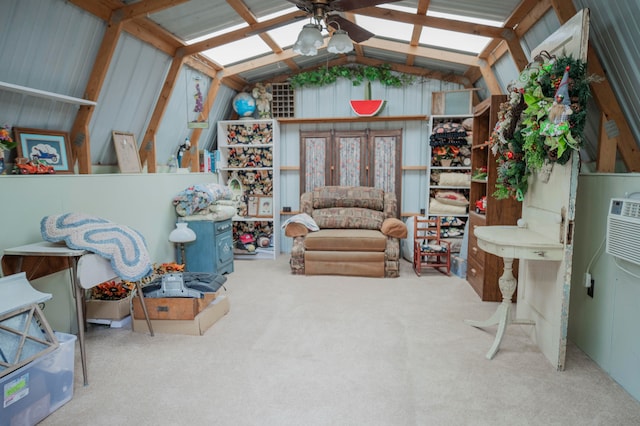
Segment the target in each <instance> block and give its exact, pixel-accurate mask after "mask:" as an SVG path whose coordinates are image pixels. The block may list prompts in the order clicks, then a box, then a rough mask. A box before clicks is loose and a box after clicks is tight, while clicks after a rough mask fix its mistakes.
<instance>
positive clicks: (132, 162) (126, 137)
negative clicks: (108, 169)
mask: <svg viewBox="0 0 640 426" xmlns="http://www.w3.org/2000/svg"><path fill="white" fill-rule="evenodd" d="M112 134H113V146H114V147H115V148H116V156H117V157H118V167H120V173H140V172H142V166H141V165H140V154H138V144H137V143H136V137H135V135H134V134H133V133H128V132H119V131H117V130H114V131H113V132H112Z"/></svg>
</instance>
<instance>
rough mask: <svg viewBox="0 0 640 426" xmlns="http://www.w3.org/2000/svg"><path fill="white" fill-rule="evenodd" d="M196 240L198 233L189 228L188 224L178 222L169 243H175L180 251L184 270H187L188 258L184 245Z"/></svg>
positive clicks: (170, 235)
mask: <svg viewBox="0 0 640 426" xmlns="http://www.w3.org/2000/svg"><path fill="white" fill-rule="evenodd" d="M195 240H196V233H195V232H193V230H192V229H190V228H189V227H188V226H187V222H178V223H176V227H175V229H174V230H173V231H171V233H170V234H169V241H171V242H172V243H175V244H176V245H177V246H178V248H179V249H180V260H182V263H184V269H185V271H186V269H187V256H186V254H185V250H184V245H185V243H190V242H192V241H195Z"/></svg>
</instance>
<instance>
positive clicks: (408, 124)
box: [280, 79, 462, 252]
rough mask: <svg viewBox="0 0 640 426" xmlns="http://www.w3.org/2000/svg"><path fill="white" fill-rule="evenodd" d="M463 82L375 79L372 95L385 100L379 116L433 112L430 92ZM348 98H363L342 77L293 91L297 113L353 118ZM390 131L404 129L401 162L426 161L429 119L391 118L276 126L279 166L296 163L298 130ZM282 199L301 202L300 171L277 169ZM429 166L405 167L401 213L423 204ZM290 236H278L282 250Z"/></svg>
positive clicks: (418, 163)
mask: <svg viewBox="0 0 640 426" xmlns="http://www.w3.org/2000/svg"><path fill="white" fill-rule="evenodd" d="M461 88H462V87H461V86H460V85H458V84H455V83H448V82H444V81H440V80H431V79H421V80H419V81H417V82H416V83H415V84H414V85H411V86H407V87H403V88H393V87H386V86H382V85H380V84H379V83H377V82H373V83H372V84H371V97H372V99H384V100H386V101H387V103H386V105H385V107H384V110H383V111H382V112H381V113H380V115H382V116H408V115H426V116H427V117H428V116H430V115H431V96H432V93H433V92H439V91H448V90H459V89H461ZM350 99H364V86H353V84H352V83H351V82H350V81H348V80H345V79H339V80H338V81H337V82H336V84H332V85H329V86H325V87H321V88H303V89H298V90H296V96H295V102H296V117H300V118H326V117H353V116H354V114H353V112H352V111H351V106H350V105H349V102H348V101H349V100H350ZM331 129H334V130H363V129H376V130H392V129H402V130H403V132H402V165H403V166H426V165H427V164H428V162H427V152H428V144H429V135H430V133H431V129H430V125H429V120H424V121H414V120H410V121H389V122H380V121H379V122H367V121H366V120H364V119H363V120H362V121H359V122H354V123H317V124H284V125H281V126H280V139H281V143H282V145H281V146H282V149H281V150H280V165H281V166H299V164H300V131H301V130H304V131H323V130H331ZM280 180H281V185H280V188H281V189H280V191H281V203H282V205H283V206H291V207H292V209H293V210H297V209H298V207H299V204H300V174H299V171H298V170H285V171H283V172H282V173H281V174H280ZM425 188H427V170H426V169H424V170H404V171H403V173H402V206H400V212H412V213H419V212H420V209H422V208H425V207H426V204H427V199H428V198H427V193H426V189H425ZM290 240H291V239H290V238H284V237H283V238H281V239H280V241H281V242H282V251H283V252H288V251H289V250H290V249H291V247H290V246H291V241H290Z"/></svg>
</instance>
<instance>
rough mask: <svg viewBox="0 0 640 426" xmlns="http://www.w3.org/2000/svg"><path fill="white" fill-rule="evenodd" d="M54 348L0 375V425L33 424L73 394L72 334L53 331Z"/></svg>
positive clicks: (73, 347) (73, 362)
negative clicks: (56, 345)
mask: <svg viewBox="0 0 640 426" xmlns="http://www.w3.org/2000/svg"><path fill="white" fill-rule="evenodd" d="M56 338H57V339H58V342H59V343H60V346H58V347H57V348H56V349H55V350H54V351H52V352H49V353H47V354H46V355H43V356H40V357H38V358H36V359H35V360H33V361H31V362H30V363H29V364H27V365H25V366H22V367H20V368H19V369H17V370H15V371H12V372H11V373H9V374H8V375H6V376H3V377H2V378H1V379H0V389H1V390H2V403H0V425H3V426H4V425H34V424H36V423H38V422H39V421H41V420H42V419H44V418H45V417H47V416H48V415H49V414H51V413H53V412H54V411H55V410H57V409H58V408H60V407H62V405H64V404H66V403H67V402H69V401H70V400H71V398H72V397H73V371H74V364H75V360H74V356H75V343H76V336H74V335H73V334H65V333H59V332H56Z"/></svg>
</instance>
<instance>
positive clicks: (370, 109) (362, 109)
mask: <svg viewBox="0 0 640 426" xmlns="http://www.w3.org/2000/svg"><path fill="white" fill-rule="evenodd" d="M349 102H351V109H352V110H353V112H355V113H356V114H357V115H358V116H360V117H373V116H374V115H377V114H378V113H379V112H380V111H382V108H384V104H385V103H386V102H385V101H383V100H382V99H372V100H368V101H367V100H361V101H349Z"/></svg>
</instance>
